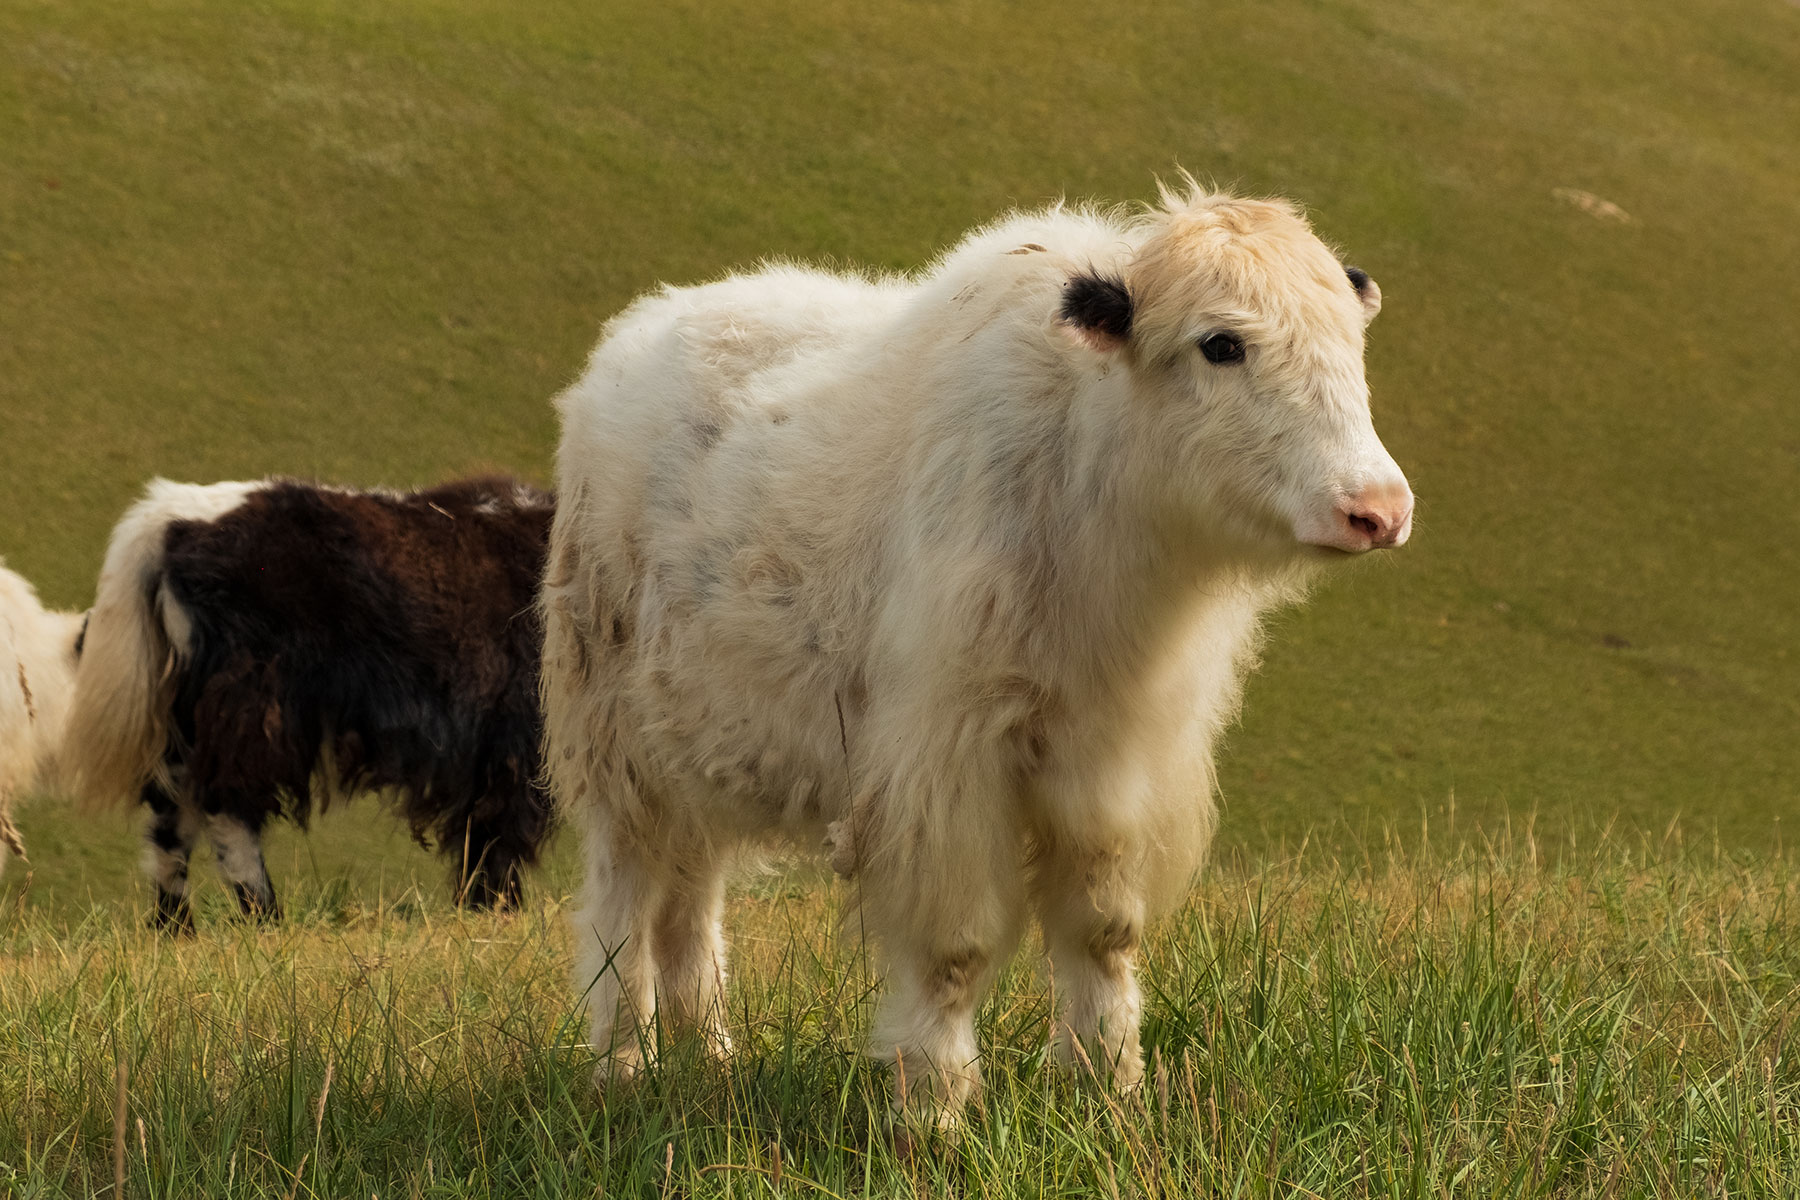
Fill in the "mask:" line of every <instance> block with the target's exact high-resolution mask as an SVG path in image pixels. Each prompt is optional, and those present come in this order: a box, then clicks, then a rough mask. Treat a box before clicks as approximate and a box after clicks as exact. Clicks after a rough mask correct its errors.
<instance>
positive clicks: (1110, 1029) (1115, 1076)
mask: <svg viewBox="0 0 1800 1200" xmlns="http://www.w3.org/2000/svg"><path fill="white" fill-rule="evenodd" d="M1136 874H1137V872H1135V871H1131V870H1128V869H1127V862H1126V857H1125V856H1124V855H1122V854H1119V853H1117V852H1087V853H1081V852H1077V851H1074V850H1072V849H1069V848H1067V847H1049V848H1046V849H1045V850H1044V852H1043V854H1042V856H1041V858H1040V859H1039V861H1038V863H1037V869H1036V870H1035V871H1034V872H1033V878H1034V881H1035V882H1034V885H1033V891H1034V893H1035V897H1034V898H1035V900H1036V902H1037V910H1038V916H1039V919H1040V920H1041V921H1042V923H1043V927H1044V945H1045V948H1046V949H1047V950H1049V952H1050V963H1051V969H1052V971H1053V972H1054V974H1055V980H1056V991H1057V993H1058V996H1059V1000H1060V1007H1061V1012H1060V1014H1059V1017H1058V1020H1057V1022H1056V1034H1055V1044H1056V1052H1057V1056H1058V1058H1060V1059H1061V1060H1062V1061H1064V1062H1065V1063H1074V1062H1076V1061H1078V1060H1079V1059H1081V1058H1082V1057H1083V1056H1085V1058H1086V1061H1087V1063H1088V1064H1090V1065H1091V1066H1092V1067H1093V1069H1094V1070H1095V1071H1096V1072H1097V1073H1099V1075H1100V1076H1101V1078H1103V1079H1106V1080H1109V1081H1111V1082H1112V1083H1113V1085H1114V1086H1116V1087H1120V1088H1130V1087H1134V1086H1136V1085H1137V1083H1138V1082H1139V1081H1140V1080H1141V1079H1142V1078H1143V1075H1144V1055H1143V1050H1142V1048H1141V1046H1140V1044H1139V1041H1138V1025H1139V1023H1140V1022H1141V1021H1142V1019H1143V1010H1144V1001H1143V994H1142V992H1141V991H1140V990H1139V989H1138V983H1137V976H1136V972H1135V962H1136V958H1137V949H1138V942H1139V940H1140V939H1141V938H1142V936H1143V930H1144V919H1145V910H1144V898H1143V895H1142V894H1141V890H1140V888H1139V887H1138V886H1135V885H1134V882H1133V877H1134V876H1135V875H1136ZM1077 1046H1079V1047H1080V1049H1079V1052H1078V1051H1077Z"/></svg>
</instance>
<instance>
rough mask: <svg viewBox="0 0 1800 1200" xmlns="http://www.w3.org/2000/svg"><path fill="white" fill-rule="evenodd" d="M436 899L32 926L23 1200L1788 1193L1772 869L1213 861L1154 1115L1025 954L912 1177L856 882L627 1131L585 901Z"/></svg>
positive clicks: (1629, 856) (1159, 959) (1620, 850)
mask: <svg viewBox="0 0 1800 1200" xmlns="http://www.w3.org/2000/svg"><path fill="white" fill-rule="evenodd" d="M439 896H441V888H434V887H432V885H431V884H430V883H425V884H422V885H421V886H420V888H419V889H418V890H416V891H408V890H402V891H400V892H399V893H398V894H396V893H394V892H389V893H388V894H387V895H386V896H381V897H378V896H375V895H370V896H367V897H363V898H360V899H355V900H346V899H345V898H344V897H343V896H342V895H341V894H340V895H336V896H330V895H319V894H317V893H312V892H308V891H307V890H305V889H302V890H301V891H300V892H298V893H296V895H295V898H296V900H298V903H297V904H296V906H295V907H296V911H295V914H294V916H293V918H292V919H291V920H290V921H288V922H287V923H286V924H285V925H284V926H283V927H282V928H280V929H279V930H274V931H268V932H256V931H254V930H250V929H246V928H245V927H243V926H241V925H238V924H236V923H232V922H227V921H224V920H220V919H216V918H217V916H218V915H219V913H218V910H219V906H217V905H213V906H209V909H208V911H207V913H206V914H204V915H203V920H202V932H201V936H200V938H199V939H198V940H197V941H194V942H191V943H180V944H176V943H172V942H170V941H167V940H164V939H159V938H157V937H156V936H155V935H152V934H150V933H148V932H146V931H142V930H139V929H137V928H136V927H135V926H134V925H133V924H132V923H130V922H122V921H120V920H119V919H118V915H119V914H117V913H112V912H97V913H95V914H92V915H90V916H89V917H88V918H86V919H84V920H83V921H81V922H80V923H79V924H78V925H77V926H76V927H75V928H73V929H69V928H66V927H60V926H52V925H50V924H48V923H46V922H44V921H42V920H37V919H28V920H26V921H24V922H23V923H22V924H19V925H16V926H14V927H13V928H12V929H11V930H10V931H9V932H8V933H7V934H6V935H5V937H4V940H3V941H0V949H3V950H4V952H5V953H6V955H7V957H8V961H9V964H10V965H8V966H7V968H6V969H5V970H4V971H0V1045H5V1046H7V1047H9V1051H10V1052H9V1054H8V1055H7V1058H6V1066H5V1067H4V1069H0V1111H4V1112H7V1113H10V1114H14V1115H15V1116H16V1117H17V1118H18V1119H17V1120H16V1121H9V1122H0V1181H3V1183H0V1187H4V1188H10V1191H8V1193H7V1194H10V1195H17V1196H19V1197H21V1198H26V1197H38V1196H63V1195H84V1196H88V1195H108V1194H113V1193H112V1186H113V1157H112V1156H113V1154H114V1152H115V1146H116V1145H117V1144H118V1140H119V1136H120V1134H121V1132H122V1135H123V1153H124V1171H125V1175H126V1194H128V1195H132V1196H195V1195H270V1196H330V1197H355V1196H371V1195H372V1196H378V1197H383V1198H386V1197H462V1196H505V1197H532V1196H545V1197H550V1196H558V1197H560V1196H577V1195H580V1196H589V1195H606V1196H643V1197H664V1196H745V1197H749V1196H771V1195H784V1196H809V1195H824V1196H852V1195H871V1196H931V1197H936V1196H950V1195H970V1196H974V1195H983V1196H1007V1197H1012V1196H1059V1197H1060V1196H1101V1197H1112V1196H1243V1197H1262V1196H1282V1197H1304V1196H1329V1197H1334V1198H1335V1197H1365V1196H1367V1197H1401V1196H1404V1197H1442V1196H1468V1197H1483V1198H1487V1197H1538V1196H1546V1197H1549V1196H1554V1197H1568V1196H1606V1197H1627V1196H1682V1197H1690V1196H1692V1197H1699V1196H1721V1197H1723V1196H1778V1195H1792V1194H1794V1193H1795V1192H1796V1190H1797V1189H1800V1072H1796V1069H1795V1066H1794V1059H1793V1056H1792V1054H1791V1053H1788V1052H1787V1051H1786V1042H1787V1039H1788V1037H1789V1036H1790V1033H1791V1031H1792V1029H1793V1026H1794V1022H1795V1018H1796V1016H1797V1015H1800V941H1797V940H1796V939H1795V938H1794V936H1793V932H1794V911H1793V910H1794V905H1795V904H1796V902H1800V876H1797V875H1796V874H1795V872H1794V870H1793V868H1792V866H1791V865H1790V864H1789V863H1787V862H1786V861H1785V860H1776V861H1768V860H1763V861H1759V862H1756V863H1753V864H1751V863H1746V862H1743V861H1739V860H1736V859H1733V858H1731V857H1729V856H1725V855H1722V854H1716V853H1694V852H1689V853H1671V852H1670V850H1669V848H1668V847H1667V846H1662V845H1655V844H1650V845H1641V846H1637V847H1627V846H1624V845H1621V844H1618V843H1610V844H1607V845H1604V846H1602V847H1600V848H1598V849H1593V848H1590V849H1589V850H1587V851H1581V852H1575V853H1565V854H1564V855H1561V856H1558V857H1557V858H1556V859H1555V860H1554V861H1552V860H1550V859H1549V858H1548V857H1546V856H1544V855H1543V854H1542V853H1541V850H1540V848H1539V847H1536V846H1535V845H1534V844H1533V843H1531V842H1530V841H1529V840H1528V839H1526V838H1524V837H1523V836H1520V837H1515V838H1513V839H1510V840H1508V841H1507V842H1505V843H1503V844H1500V845H1498V846H1494V847H1490V848H1488V849H1487V850H1485V851H1475V850H1466V851H1463V852H1459V853H1458V854H1457V855H1456V856H1454V857H1452V858H1448V859H1441V858H1436V857H1431V856H1429V855H1427V856H1423V857H1421V856H1419V855H1416V854H1412V855H1409V854H1404V853H1399V852H1396V851H1391V850H1390V851H1388V852H1385V853H1383V854H1381V855H1379V856H1377V857H1375V858H1373V859H1371V860H1366V861H1363V862H1346V861H1342V860H1331V859H1327V858H1325V857H1324V856H1322V855H1319V854H1317V853H1311V854H1307V855H1303V856H1300V857H1297V858H1293V859H1289V860H1285V861H1280V862H1268V861H1263V862H1256V863H1236V864H1229V865H1226V866H1224V867H1222V868H1221V869H1220V870H1218V871H1216V872H1215V873H1214V874H1213V875H1212V876H1211V877H1210V879H1209V881H1208V882H1207V884H1206V885H1205V886H1204V887H1203V888H1202V889H1201V890H1200V891H1199V892H1198V893H1197V895H1196V897H1195V899H1194V901H1193V903H1192V904H1191V905H1190V906H1189V907H1188V908H1187V909H1186V910H1185V911H1184V912H1183V913H1181V914H1180V915H1179V916H1178V917H1177V918H1176V919H1174V920H1173V921H1171V922H1169V923H1168V924H1167V925H1165V926H1164V927H1163V928H1162V930H1161V931H1160V933H1159V934H1158V936H1157V937H1156V939H1155V940H1154V944H1153V945H1152V946H1151V948H1150V951H1149V954H1148V967H1147V970H1146V990H1147V992H1148V995H1149V1002H1148V1004H1147V1020H1146V1035H1147V1043H1148V1045H1149V1046H1150V1047H1151V1052H1152V1055H1153V1058H1152V1063H1153V1069H1152V1072H1151V1076H1150V1080H1149V1082H1148V1083H1147V1084H1146V1085H1145V1087H1144V1088H1143V1089H1141V1090H1140V1091H1139V1092H1137V1093H1135V1094H1131V1095H1127V1096H1124V1097H1113V1096H1110V1095H1108V1094H1106V1093H1104V1092H1102V1091H1100V1090H1099V1089H1097V1088H1095V1087H1093V1086H1092V1085H1091V1084H1087V1083H1083V1082H1082V1081H1080V1080H1079V1079H1075V1078H1071V1077H1069V1076H1067V1075H1064V1074H1063V1073H1061V1072H1060V1071H1058V1070H1057V1069H1055V1068H1054V1067H1052V1066H1051V1065H1049V1064H1048V1063H1047V1062H1046V1058H1045V1053H1044V1046H1045V1042H1046V1037H1047V1032H1048V1013H1049V1010H1050V1003H1051V999H1050V989H1049V986H1048V984H1047V982H1046V980H1045V978H1044V977H1043V975H1042V973H1041V971H1040V970H1039V969H1038V967H1037V966H1036V961H1035V958H1034V957H1033V956H1032V955H1030V954H1028V955H1026V956H1023V957H1022V958H1021V959H1020V960H1019V962H1018V963H1017V964H1016V965H1015V967H1014V968H1013V969H1012V970H1010V971H1009V972H1008V973H1007V975H1006V977H1005V978H1004V979H1003V980H1002V982H1001V985H1000V987H999V989H998V991H997V992H996V994H995V996H994V998H993V999H992V1001H991V1002H990V1003H989V1004H988V1005H987V1006H986V1007H985V1009H984V1011H983V1014H982V1019H981V1028H982V1035H983V1040H984V1047H985V1054H986V1069H987V1072H988V1076H987V1091H986V1094H985V1096H984V1098H983V1101H982V1103H981V1104H980V1105H979V1107H978V1108H977V1109H976V1110H975V1111H974V1113H973V1114H972V1116H971V1119H970V1121H969V1123H968V1125H967V1126H966V1127H965V1129H964V1131H963V1132H962V1134H961V1136H960V1137H958V1138H956V1139H953V1140H944V1141H926V1142H917V1143H914V1144H912V1145H911V1146H910V1147H909V1149H910V1153H909V1152H907V1150H906V1149H902V1148H901V1145H900V1144H899V1143H897V1142H896V1140H895V1138H894V1137H893V1134H892V1129H891V1123H890V1119H889V1117H888V1115H887V1098H886V1084H885V1080H884V1079H883V1077H882V1076H881V1075H880V1074H879V1073H878V1072H877V1071H876V1070H875V1069H874V1068H873V1067H872V1066H870V1065H869V1064H868V1063H867V1062H866V1061H864V1060H863V1059H861V1057H860V1055H859V1053H858V1050H859V1047H860V1045H861V1040H862V1038H863V1036H864V1035H865V1032H866V1028H867V1023H868V1019H869V1015H870V1012H869V1010H870V996H871V989H870V985H869V982H868V975H867V972H866V970H865V969H864V962H865V958H864V956H863V955H862V953H861V952H860V947H859V946H858V944H857V943H856V940H855V938H854V936H852V935H850V934H847V933H846V934H840V935H833V934H831V933H829V932H828V931H829V930H831V929H832V928H833V927H834V920H833V914H834V910H835V897H834V894H833V892H832V890H831V885H829V884H825V883H822V882H820V881H819V880H817V879H814V878H812V877H811V876H810V875H809V874H800V875H786V876H780V875H778V876H770V877H767V878H764V879H761V880H759V881H758V882H757V884H756V885H755V886H752V887H751V888H749V889H747V890H745V891H744V892H743V893H741V894H740V895H739V896H738V898H737V899H736V900H735V901H734V902H733V904H732V908H731V913H730V924H731V927H732V932H733V934H734V937H735V941H736V948H737V957H736V960H735V979H734V982H733V985H732V988H731V993H730V1003H731V1024H732V1027H733V1033H734V1036H735V1037H736V1039H737V1042H738V1046H739V1053H738V1054H737V1055H736V1056H735V1057H734V1058H733V1059H732V1060H731V1061H730V1063H729V1064H728V1065H725V1066H717V1065H712V1064H707V1063H703V1062H699V1061H695V1059H694V1057H693V1054H692V1052H691V1050H690V1049H689V1048H685V1047H681V1046H677V1047H675V1048H674V1049H673V1050H672V1052H671V1056H670V1058H669V1059H668V1061H667V1062H665V1063H664V1064H663V1065H662V1067H661V1068H660V1069H658V1070H656V1071H655V1072H653V1073H652V1074H651V1075H650V1076H649V1077H648V1078H646V1079H645V1080H643V1081H641V1082H640V1083H639V1084H638V1085H637V1086H636V1087H635V1088H634V1089H632V1090H629V1091H626V1092H623V1093H618V1094H614V1095H612V1096H611V1097H609V1098H608V1100H607V1101H606V1102H605V1103H604V1104H596V1102H595V1100H594V1095H593V1093H592V1091H591V1087H590V1083H589V1079H590V1072H591V1069H592V1066H593V1056H592V1055H591V1053H590V1052H589V1051H587V1050H586V1049H585V1048H582V1047H581V1046H580V1045H579V1044H578V1028H579V1024H578V1022H577V1021H576V1020H575V1019H574V1018H573V1017H572V1016H571V1014H570V1011H569V1006H570V994H569V992H568V990H567V985H566V982H565V981H566V978H567V974H568V958H567V946H566V938H565V922H564V913H563V912H562V905H561V904H560V903H556V902H550V903H545V904H542V905H540V906H537V907H534V908H533V909H531V910H530V911H529V912H527V913H525V914H524V915H521V916H518V917H516V918H510V919H506V918H502V919H495V918H476V917H468V916H463V915H459V914H456V913H454V912H452V911H448V910H447V909H446V908H445V907H444V905H443V902H442V900H441V899H439V898H437V897H439ZM851 928H852V929H853V928H854V923H852V925H851ZM120 1064H123V1066H124V1070H125V1073H126V1079H125V1101H124V1104H125V1107H124V1109H123V1110H122V1112H121V1110H118V1109H117V1108H116V1107H115V1106H116V1103H117V1099H116V1098H117V1096H118V1088H117V1078H118V1076H117V1072H118V1070H119V1067H120ZM777 1164H779V1166H778V1165H777ZM777 1172H779V1175H780V1182H779V1183H778V1182H777V1178H776V1175H777Z"/></svg>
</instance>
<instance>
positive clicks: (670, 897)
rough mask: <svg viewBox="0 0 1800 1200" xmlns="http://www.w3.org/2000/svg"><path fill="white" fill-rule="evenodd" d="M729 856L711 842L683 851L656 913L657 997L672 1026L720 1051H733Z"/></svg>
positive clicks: (663, 1015)
mask: <svg viewBox="0 0 1800 1200" xmlns="http://www.w3.org/2000/svg"><path fill="white" fill-rule="evenodd" d="M725 875H726V871H725V858H724V855H723V854H721V853H720V852H719V851H717V850H716V849H715V848H713V847H706V848H704V849H697V850H696V851H695V852H693V853H691V854H688V855H685V856H683V858H682V859H681V861H680V863H679V865H678V866H677V867H676V869H675V871H674V872H673V874H672V876H671V878H670V880H669V882H668V884H667V887H666V888H665V890H664V892H663V895H662V903H661V904H660V905H659V907H658V909H657V914H656V930H655V953H656V1002H657V1012H658V1015H659V1017H660V1018H661V1020H662V1021H663V1023H664V1024H665V1025H666V1026H667V1027H668V1028H669V1029H670V1030H672V1031H688V1030H692V1031H695V1032H698V1033H699V1034H700V1035H701V1036H702V1037H703V1038H704V1039H705V1041H706V1047H707V1050H708V1051H709V1052H710V1053H712V1054H713V1055H715V1056H717V1057H721V1058H722V1057H724V1056H725V1055H727V1054H729V1053H731V1034H730V1033H729V1032H728V1031H727V1029H726V1025H725V927H724V918H725Z"/></svg>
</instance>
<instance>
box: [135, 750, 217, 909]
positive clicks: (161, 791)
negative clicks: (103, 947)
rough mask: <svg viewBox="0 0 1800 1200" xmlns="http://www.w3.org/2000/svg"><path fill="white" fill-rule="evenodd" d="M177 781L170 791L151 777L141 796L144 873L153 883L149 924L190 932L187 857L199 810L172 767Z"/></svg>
mask: <svg viewBox="0 0 1800 1200" xmlns="http://www.w3.org/2000/svg"><path fill="white" fill-rule="evenodd" d="M173 772H174V774H175V777H176V780H177V783H176V790H175V791H174V792H170V791H168V790H167V789H165V788H164V787H163V785H162V784H161V783H159V782H157V781H156V780H154V779H152V780H151V781H150V782H149V783H146V784H145V785H144V789H143V792H142V794H141V798H142V800H143V804H144V806H145V807H146V808H148V809H149V810H150V823H149V824H148V826H146V827H145V830H144V873H145V874H146V875H148V876H150V881H151V882H152V883H154V884H155V885H156V911H155V912H154V913H153V914H151V917H150V925H151V927H152V928H153V929H160V930H163V931H164V932H166V933H175V934H184V933H185V934H191V933H193V932H194V910H193V907H192V905H191V904H189V902H188V861H189V859H191V858H192V857H193V853H194V844H195V843H196V842H198V841H199V840H200V827H201V825H202V824H203V820H202V817H201V815H200V812H199V810H197V809H196V808H195V807H194V805H193V802H192V800H190V799H189V798H188V797H187V795H186V794H185V793H184V791H183V790H182V788H181V786H180V783H179V780H180V775H181V769H180V768H179V767H175V768H174V769H173Z"/></svg>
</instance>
